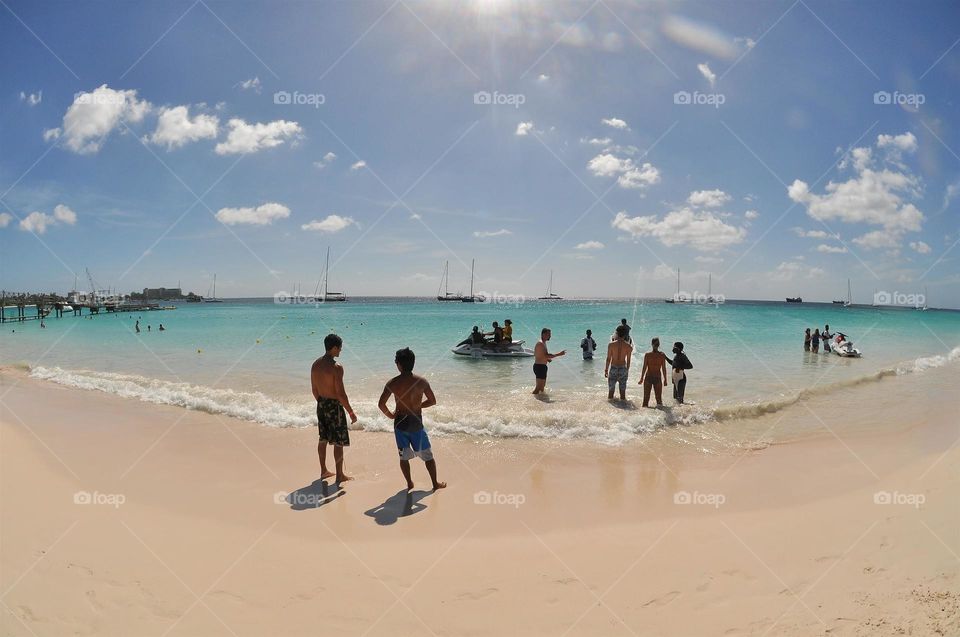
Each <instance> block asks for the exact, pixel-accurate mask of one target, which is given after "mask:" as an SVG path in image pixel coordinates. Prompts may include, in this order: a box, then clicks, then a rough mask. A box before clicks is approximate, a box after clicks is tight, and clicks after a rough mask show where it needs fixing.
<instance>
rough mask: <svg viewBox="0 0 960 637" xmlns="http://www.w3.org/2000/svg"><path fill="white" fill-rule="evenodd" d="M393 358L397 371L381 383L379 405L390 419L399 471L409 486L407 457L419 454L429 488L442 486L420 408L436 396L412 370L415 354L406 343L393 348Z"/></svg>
mask: <svg viewBox="0 0 960 637" xmlns="http://www.w3.org/2000/svg"><path fill="white" fill-rule="evenodd" d="M393 360H394V362H395V363H396V365H397V370H398V371H399V372H400V375H399V376H394V377H393V378H391V379H390V380H388V381H387V384H386V385H385V386H384V387H383V393H382V394H380V403H379V407H380V411H382V412H383V413H384V415H385V416H386V417H387V418H389V419H391V420H392V421H393V434H394V437H395V438H396V440H397V450H398V452H399V453H400V471H401V472H402V473H403V477H404V479H406V481H407V490H410V489H412V488H413V479H412V478H411V477H410V460H411V459H413V458H415V457H419V458H420V459H421V460H423V462H424V464H425V465H426V467H427V473H429V474H430V481H431V482H432V483H433V490H434V491H436V490H437V489H443V488H444V487H446V486H447V483H446V482H439V481H438V480H437V461H436V460H434V459H433V450H432V449H431V448H430V438H428V437H427V430H426V429H424V428H423V410H424V409H426V408H427V407H432V406H433V405H436V404H437V398H436V396H434V395H433V389H432V388H431V387H430V383H429V382H427V379H426V378H423V377H422V376H417V375H416V374H414V373H413V366H414V363H416V355H415V354H414V353H413V351H412V350H411V349H410V348H409V347H405V348H403V349H401V350H397V353H396V356H395V357H394V359H393ZM391 395H392V396H393V400H394V407H393V411H390V408H389V407H387V401H388V400H390V396H391Z"/></svg>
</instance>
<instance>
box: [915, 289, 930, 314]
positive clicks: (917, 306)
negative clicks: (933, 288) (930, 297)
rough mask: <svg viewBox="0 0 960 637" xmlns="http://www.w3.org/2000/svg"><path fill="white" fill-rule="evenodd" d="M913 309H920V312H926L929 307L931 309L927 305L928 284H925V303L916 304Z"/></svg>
mask: <svg viewBox="0 0 960 637" xmlns="http://www.w3.org/2000/svg"><path fill="white" fill-rule="evenodd" d="M913 309H915V310H919V311H920V312H926V311H927V310H928V309H930V308H928V307H927V286H923V305H919V304H918V305H916V306H914V308H913Z"/></svg>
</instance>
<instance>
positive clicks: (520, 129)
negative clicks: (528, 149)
mask: <svg viewBox="0 0 960 637" xmlns="http://www.w3.org/2000/svg"><path fill="white" fill-rule="evenodd" d="M532 130H533V122H520V123H519V124H517V132H516V133H515V134H516V135H518V136H520V137H524V136H526V135H529V134H530V131H532Z"/></svg>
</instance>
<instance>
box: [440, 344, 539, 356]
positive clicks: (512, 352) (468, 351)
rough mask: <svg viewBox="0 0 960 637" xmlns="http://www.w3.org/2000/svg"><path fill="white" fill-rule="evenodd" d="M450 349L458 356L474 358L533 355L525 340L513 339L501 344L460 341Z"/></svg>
mask: <svg viewBox="0 0 960 637" xmlns="http://www.w3.org/2000/svg"><path fill="white" fill-rule="evenodd" d="M450 351H451V352H453V353H454V354H456V355H458V356H471V357H473V358H529V357H530V356H533V350H532V349H527V348H525V347H524V346H523V341H513V342H511V343H509V344H507V343H504V344H501V345H495V344H494V343H486V344H484V345H474V344H473V343H459V344H458V345H457V346H456V347H453V348H451V349H450Z"/></svg>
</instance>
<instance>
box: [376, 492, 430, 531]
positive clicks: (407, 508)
mask: <svg viewBox="0 0 960 637" xmlns="http://www.w3.org/2000/svg"><path fill="white" fill-rule="evenodd" d="M432 493H433V491H407V490H406V489H403V490H401V491H397V492H396V493H395V494H394V495H392V496H390V497H389V498H387V499H386V500H384V501H383V504H378V505H377V506H375V507H373V508H372V509H370V510H368V511H364V515H368V516H370V517H371V518H373V519H374V520H375V521H376V523H377V524H379V525H380V526H388V525H390V524H393V523H395V522H396V521H397V520H399V519H400V518H405V517H407V516H409V515H413V514H415V513H420V512H421V511H423V510H424V509H426V508H427V505H425V504H421V502H420V500H423V499H424V498H425V497H427V496H428V495H430V494H432Z"/></svg>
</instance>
